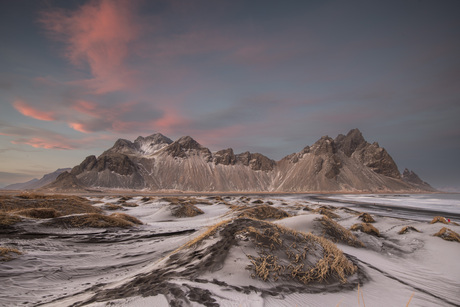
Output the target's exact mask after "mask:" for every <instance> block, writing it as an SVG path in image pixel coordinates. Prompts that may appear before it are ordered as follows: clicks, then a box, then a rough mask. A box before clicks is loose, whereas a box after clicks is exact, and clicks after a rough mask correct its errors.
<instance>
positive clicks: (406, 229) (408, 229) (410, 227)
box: [398, 226, 421, 235]
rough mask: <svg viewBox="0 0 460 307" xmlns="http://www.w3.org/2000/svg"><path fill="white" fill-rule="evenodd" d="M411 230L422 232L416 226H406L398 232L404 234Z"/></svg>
mask: <svg viewBox="0 0 460 307" xmlns="http://www.w3.org/2000/svg"><path fill="white" fill-rule="evenodd" d="M409 231H416V232H421V231H420V230H418V229H417V228H415V227H414V226H404V227H403V228H401V230H400V231H399V232H398V234H400V235H403V234H405V233H408V232H409Z"/></svg>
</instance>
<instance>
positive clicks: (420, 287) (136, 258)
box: [0, 194, 460, 307]
mask: <svg viewBox="0 0 460 307" xmlns="http://www.w3.org/2000/svg"><path fill="white" fill-rule="evenodd" d="M249 197H251V200H248V199H247V198H241V197H240V196H228V197H223V198H222V199H219V198H215V197H206V196H202V197H201V196H197V197H194V198H195V199H196V200H197V204H196V207H198V208H199V209H201V210H202V211H203V212H204V214H201V215H197V216H195V217H185V218H177V217H174V216H173V215H172V214H171V210H170V208H171V205H170V204H169V202H168V201H165V200H164V199H162V198H160V197H151V199H150V200H147V201H146V200H145V199H142V197H141V196H137V197H132V198H131V199H129V200H127V201H126V202H127V203H128V204H129V203H132V204H137V205H138V206H137V207H127V206H126V207H124V208H123V211H122V212H124V213H127V214H130V215H132V216H134V217H137V218H138V219H140V220H141V221H142V222H143V223H144V225H141V226H138V227H135V228H131V229H58V228H43V227H33V229H32V228H31V232H29V233H22V234H14V233H10V234H8V233H2V234H1V235H0V245H2V246H12V247H16V248H17V249H19V250H21V251H22V252H23V255H21V256H19V257H17V258H16V259H14V260H12V261H9V262H0V305H1V306H18V305H20V306H37V305H45V306H69V305H72V304H76V305H78V304H87V305H90V306H168V305H169V304H171V302H172V301H171V300H172V299H174V297H175V296H178V294H175V293H176V292H174V291H176V290H177V289H182V290H183V289H185V290H184V291H189V290H190V292H189V293H188V296H186V297H185V298H183V299H181V300H179V302H181V304H184V305H189V306H203V305H205V306H217V305H215V304H218V305H221V306H342V307H344V306H361V305H364V304H363V302H362V300H363V299H364V303H365V305H366V306H406V304H407V303H408V302H409V300H410V299H411V296H412V294H413V297H412V299H411V301H410V305H409V306H460V294H459V293H460V292H459V290H460V264H459V263H458V256H459V255H460V244H459V243H457V242H448V241H445V240H442V239H441V238H439V237H434V236H433V234H434V233H436V232H438V231H439V230H440V229H441V228H442V227H448V228H450V229H452V230H453V231H455V232H457V233H460V226H457V225H455V224H454V223H450V224H448V225H444V224H440V223H436V224H430V223H429V221H428V216H429V215H430V216H431V218H432V217H434V215H442V216H445V217H449V216H451V219H452V221H454V220H457V221H458V217H459V215H460V210H459V209H460V201H459V199H458V196H457V199H455V196H451V197H449V196H446V195H437V194H432V195H327V196H326V195H284V196H269V195H266V196H263V195H260V196H249ZM89 199H90V200H92V201H94V202H98V203H99V204H98V205H96V206H100V207H103V204H105V203H112V204H115V203H117V202H118V201H119V200H120V197H115V196H100V197H89ZM258 199H260V200H261V201H263V202H264V203H266V204H269V205H270V206H274V207H277V208H280V209H283V210H285V211H286V212H288V213H290V214H291V215H292V216H291V217H287V218H284V219H281V220H278V221H276V222H275V223H277V224H280V225H283V226H286V227H289V228H293V229H295V230H298V231H303V232H313V233H314V234H317V235H321V232H322V230H321V228H320V227H319V222H317V221H316V220H315V219H317V218H320V217H321V215H320V214H319V213H318V212H314V211H313V210H314V209H317V208H319V207H320V206H323V205H330V206H334V207H337V208H338V209H336V210H335V211H334V212H335V213H336V214H337V215H338V216H339V217H338V218H336V219H335V220H336V221H337V222H338V223H339V224H340V225H342V226H344V227H345V228H350V227H351V226H352V225H353V224H355V223H359V222H361V221H360V220H359V218H358V216H357V214H355V213H354V212H353V211H349V210H346V209H345V208H351V209H354V210H356V211H359V212H369V213H371V214H372V215H373V216H374V218H375V220H376V222H375V223H374V224H373V225H374V226H375V227H376V228H377V229H378V230H380V233H381V236H380V237H375V236H371V235H368V234H365V233H361V232H359V231H358V232H355V235H356V236H357V237H358V239H360V240H361V241H362V242H363V243H364V244H365V246H366V247H365V248H356V247H350V246H348V245H345V244H342V243H338V244H337V245H338V247H339V248H340V249H341V250H343V252H344V253H345V254H346V255H348V256H349V257H350V259H353V261H354V262H355V263H356V264H357V265H358V266H359V267H360V270H361V272H362V276H361V277H360V290H359V291H360V301H358V288H357V287H352V288H351V289H347V288H346V287H345V288H344V289H342V290H340V291H338V292H330V291H320V292H319V293H315V292H318V291H309V286H308V285H306V286H305V285H303V284H300V283H299V284H298V285H295V287H294V286H293V285H292V283H286V284H284V286H283V287H284V288H283V287H280V282H279V281H276V282H275V281H268V282H264V281H262V280H259V279H253V278H251V273H250V271H248V270H247V269H246V267H247V265H248V264H250V263H249V260H248V257H247V256H246V253H247V250H245V249H244V248H243V246H244V244H240V245H236V246H232V247H230V249H229V250H228V254H227V255H226V257H225V259H223V260H222V261H221V264H220V265H218V266H216V265H215V264H214V265H213V267H212V269H211V268H210V267H206V266H203V267H200V269H199V270H200V271H199V278H196V277H194V278H190V277H189V276H187V274H185V273H184V275H181V273H180V272H187V270H189V269H190V268H193V266H194V265H198V264H200V263H201V262H200V261H201V260H197V259H195V258H194V259H195V260H193V261H191V262H190V263H184V264H179V263H180V262H178V261H177V259H178V258H179V259H181V257H185V256H184V255H185V252H184V251H183V250H182V251H178V249H179V248H180V247H181V246H183V245H184V244H186V243H187V242H189V241H190V240H192V239H193V238H195V237H197V236H199V235H200V234H202V233H203V232H204V231H205V230H206V228H207V226H211V225H213V224H216V223H217V222H220V221H223V220H226V219H229V218H231V217H232V216H235V211H234V210H235V206H255V205H256V204H254V203H253V201H254V200H258ZM200 202H202V203H200ZM232 205H233V206H232ZM344 207H345V208H344ZM405 209H407V210H405ZM420 212H422V213H420ZM435 213H439V214H435ZM431 218H430V219H429V220H431ZM408 225H410V226H413V227H415V228H417V229H418V230H420V232H408V233H406V234H402V235H400V234H398V231H400V230H401V228H402V227H403V226H408ZM32 230H33V231H32ZM216 240H219V238H218V237H214V238H212V239H209V240H208V241H206V242H205V243H203V244H205V246H204V247H206V246H212V244H214V243H215V242H216ZM206 244H207V245H206ZM204 247H202V248H204ZM193 251H194V249H193V248H192V249H191V250H190V251H189V253H191V254H193ZM198 251H199V250H198V249H197V248H195V252H198ZM170 256H171V258H170ZM202 257H203V259H206V255H203V256H202ZM171 259H172V260H174V261H172V260H171ZM199 259H201V258H199ZM219 261H220V260H219ZM166 268H168V269H166ZM171 268H173V269H174V270H176V274H172V273H171V272H170V270H171ZM168 270H169V271H168ZM156 272H158V276H163V275H164V276H169V277H164V278H163V277H162V279H161V281H162V282H165V281H167V283H166V284H167V285H170V286H171V287H172V288H171V291H169V290H168V288H165V289H160V290H158V291H157V290H155V291H153V292H150V291H140V289H144V288H143V287H142V286H141V285H140V284H136V280H141V279H140V278H145V279H147V278H150V279H151V278H153V277H154V275H155V274H156ZM154 286H155V284H152V287H154ZM291 286H292V287H291ZM323 286H324V285H323ZM144 287H145V285H144ZM289 287H291V288H289ZM325 287H326V288H327V285H325ZM110 289H115V290H113V291H112V292H111V290H110ZM187 289H188V290H187ZM290 289H291V290H290ZM292 289H297V290H295V291H294V290H292ZM334 289H339V288H334ZM122 291H124V292H122ZM168 291H169V292H168ZM177 291H178V290H177ZM334 291H335V290H334ZM117 292H118V295H117ZM101 293H104V295H101ZM120 293H128V294H129V295H122V296H123V297H119V296H120ZM152 293H153V294H154V295H152ZM98 295H99V296H98ZM179 296H180V295H179ZM95 297H98V298H101V297H102V298H104V299H95ZM213 304H214V305H213Z"/></svg>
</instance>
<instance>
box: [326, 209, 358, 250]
mask: <svg viewBox="0 0 460 307" xmlns="http://www.w3.org/2000/svg"><path fill="white" fill-rule="evenodd" d="M319 221H320V222H321V225H323V230H324V234H326V235H327V236H328V238H329V239H330V240H332V241H334V242H344V243H346V244H348V245H350V246H355V247H364V244H363V242H361V241H360V240H358V239H357V238H356V237H355V236H354V235H353V233H351V231H350V230H348V229H346V228H345V227H343V226H342V225H340V224H339V223H337V222H336V221H334V220H332V219H330V218H329V217H327V216H323V217H322V218H320V219H319Z"/></svg>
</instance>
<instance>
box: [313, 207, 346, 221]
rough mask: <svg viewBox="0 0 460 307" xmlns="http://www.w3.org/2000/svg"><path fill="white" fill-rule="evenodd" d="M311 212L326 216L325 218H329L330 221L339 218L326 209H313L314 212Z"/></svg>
mask: <svg viewBox="0 0 460 307" xmlns="http://www.w3.org/2000/svg"><path fill="white" fill-rule="evenodd" d="M313 212H315V213H319V214H322V215H325V216H327V217H329V218H331V219H337V218H339V217H340V215H338V214H335V213H334V212H332V210H331V209H327V208H319V209H315V210H313Z"/></svg>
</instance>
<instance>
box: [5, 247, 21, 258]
mask: <svg viewBox="0 0 460 307" xmlns="http://www.w3.org/2000/svg"><path fill="white" fill-rule="evenodd" d="M13 253H14V254H17V255H22V253H21V252H20V251H19V250H17V249H16V248H11V247H1V246H0V261H10V260H13V259H14V258H13V257H12V256H11V254H13Z"/></svg>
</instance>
